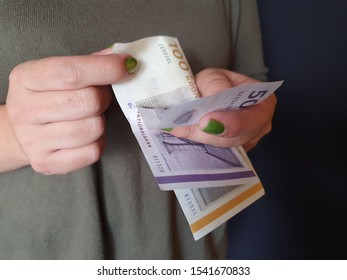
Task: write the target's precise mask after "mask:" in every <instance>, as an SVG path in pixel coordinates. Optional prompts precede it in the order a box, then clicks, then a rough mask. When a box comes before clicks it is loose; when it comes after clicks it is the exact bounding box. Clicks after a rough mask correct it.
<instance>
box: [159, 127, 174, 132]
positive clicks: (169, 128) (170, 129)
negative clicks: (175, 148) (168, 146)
mask: <svg viewBox="0 0 347 280" xmlns="http://www.w3.org/2000/svg"><path fill="white" fill-rule="evenodd" d="M161 130H164V131H166V132H170V131H172V130H173V128H171V127H168V128H162V129H161Z"/></svg>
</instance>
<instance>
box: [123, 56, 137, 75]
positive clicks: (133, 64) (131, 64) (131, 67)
mask: <svg viewBox="0 0 347 280" xmlns="http://www.w3.org/2000/svg"><path fill="white" fill-rule="evenodd" d="M137 66H138V64H137V60H136V59H135V58H133V57H128V58H127V59H126V60H125V69H126V70H127V72H128V73H129V74H132V73H134V72H136V70H137Z"/></svg>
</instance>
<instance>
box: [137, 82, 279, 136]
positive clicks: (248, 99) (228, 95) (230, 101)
mask: <svg viewBox="0 0 347 280" xmlns="http://www.w3.org/2000/svg"><path fill="white" fill-rule="evenodd" d="M282 82H283V81H278V82H268V83H252V84H246V85H240V86H237V87H233V88H229V89H226V90H224V91H223V92H220V93H218V94H215V95H212V96H207V97H204V98H200V99H196V100H192V101H189V102H186V103H183V104H179V105H175V106H171V107H169V108H153V107H151V106H150V105H148V106H146V104H144V103H140V104H138V109H139V112H140V114H141V116H142V118H143V121H144V122H145V124H146V126H147V127H148V128H149V129H160V128H167V127H170V128H173V127H176V126H184V125H193V124H197V123H199V120H200V119H201V117H203V116H204V115H205V114H207V113H210V112H214V111H233V110H239V109H245V108H249V107H251V106H253V105H255V104H257V103H259V102H262V101H263V100H265V99H266V98H268V97H269V96H270V95H271V94H273V92H274V91H275V90H276V89H278V88H279V87H280V86H281V84H282ZM180 90H183V89H180Z"/></svg>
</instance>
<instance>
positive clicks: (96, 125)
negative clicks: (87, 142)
mask: <svg viewBox="0 0 347 280" xmlns="http://www.w3.org/2000/svg"><path fill="white" fill-rule="evenodd" d="M104 132H105V119H104V117H103V116H102V115H100V116H96V117H93V118H92V119H91V134H92V135H94V136H95V137H97V138H99V137H101V136H102V135H103V134H104Z"/></svg>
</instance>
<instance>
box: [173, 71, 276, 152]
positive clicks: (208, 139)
mask: <svg viewBox="0 0 347 280" xmlns="http://www.w3.org/2000/svg"><path fill="white" fill-rule="evenodd" d="M256 82H259V81H257V80H254V79H252V78H250V77H247V76H244V75H241V74H238V73H235V72H232V71H227V70H222V69H206V70H203V71H201V72H200V73H198V74H197V75H196V84H197V87H198V89H199V91H200V93H201V94H202V96H209V95H213V94H217V93H218V92H221V91H223V90H225V89H227V88H230V87H235V86H239V85H243V84H249V83H256ZM275 106H276V97H275V95H274V94H272V95H271V96H270V97H269V98H267V99H266V100H264V101H263V102H261V103H258V104H257V105H255V106H253V107H250V108H247V109H242V110H238V111H232V112H212V113H209V114H206V115H205V116H203V117H202V118H201V120H200V123H199V124H198V125H193V126H184V127H176V128H175V129H173V130H172V131H171V132H170V134H172V135H174V136H177V137H183V138H187V139H190V140H193V141H196V142H200V143H204V144H209V145H213V146H218V147H233V146H243V147H244V148H245V150H246V151H248V150H250V149H252V148H253V147H255V146H256V145H257V143H258V141H259V140H260V139H261V138H262V137H263V136H264V135H265V134H267V133H269V132H270V131H271V127H272V126H271V122H272V117H273V114H274V111H275Z"/></svg>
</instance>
